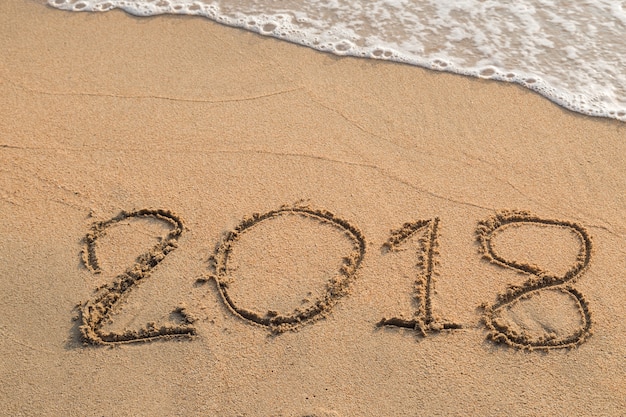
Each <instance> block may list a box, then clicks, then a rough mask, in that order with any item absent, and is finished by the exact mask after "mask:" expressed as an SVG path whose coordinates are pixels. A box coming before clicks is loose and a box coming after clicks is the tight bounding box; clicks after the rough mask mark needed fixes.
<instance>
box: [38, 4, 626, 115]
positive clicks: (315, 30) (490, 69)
mask: <svg viewBox="0 0 626 417" xmlns="http://www.w3.org/2000/svg"><path fill="white" fill-rule="evenodd" d="M48 4H50V5H51V6H53V7H56V8H59V9H64V10H73V11H90V12H93V11H106V10H111V9H113V8H120V9H123V10H125V11H127V12H128V13H131V14H134V15H138V16H151V15H156V14H163V13H174V14H189V15H200V16H205V17H207V18H209V19H212V20H215V21H218V22H220V23H224V24H227V25H231V26H236V27H241V28H245V29H248V30H251V31H254V32H257V33H260V34H263V35H270V36H274V37H277V38H281V39H285V40H288V41H291V42H295V43H298V44H301V45H305V46H309V47H312V48H315V49H317V50H321V51H326V52H331V53H334V54H338V55H352V56H358V57H368V58H374V59H385V60H392V61H397V62H404V63H408V64H412V65H418V66H421V67H425V68H431V69H434V70H439V71H448V72H454V73H458V74H463V75H469V76H474V77H479V78H488V79H493V80H500V81H507V82H514V83H518V84H520V85H523V86H524V87H527V88H529V89H531V90H533V91H536V92H538V93H539V94H542V95H544V96H545V97H547V98H549V99H550V100H552V101H554V102H556V103H558V104H560V105H562V106H564V107H566V108H568V109H570V110H573V111H577V112H580V113H584V114H588V115H592V116H604V117H610V118H614V119H619V120H622V121H626V71H624V68H626V42H623V38H624V34H625V33H626V11H625V10H624V6H623V4H622V2H621V1H619V0H590V1H586V2H568V1H565V0H518V1H516V2H496V1H495V0H464V1H448V2H442V1H439V0H424V1H420V2H406V1H404V0H371V1H359V0H317V1H313V0H283V1H280V2H270V1H267V0H265V1H264V0H245V1H234V0H48Z"/></svg>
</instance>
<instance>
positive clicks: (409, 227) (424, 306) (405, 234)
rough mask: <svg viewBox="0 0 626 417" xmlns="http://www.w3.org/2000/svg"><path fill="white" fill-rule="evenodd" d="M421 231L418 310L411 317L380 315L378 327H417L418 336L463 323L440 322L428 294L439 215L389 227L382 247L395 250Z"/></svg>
mask: <svg viewBox="0 0 626 417" xmlns="http://www.w3.org/2000/svg"><path fill="white" fill-rule="evenodd" d="M420 231H425V233H424V235H423V236H422V238H421V239H420V240H419V250H418V253H417V259H418V262H417V266H418V268H420V269H421V271H420V272H418V274H417V279H416V280H415V287H414V289H415V290H414V291H415V302H416V304H417V311H416V312H415V315H414V318H413V319H411V320H407V319H403V318H398V317H392V318H383V319H382V320H381V321H379V322H378V324H377V325H378V326H396V327H405V328H408V329H414V330H416V331H417V332H418V333H419V334H420V335H421V336H426V334H427V333H430V332H438V331H441V330H444V329H446V330H448V329H460V328H462V326H461V325H460V324H456V323H450V322H446V321H439V320H436V319H435V318H434V317H433V307H432V299H431V293H432V291H433V284H434V282H433V281H434V279H433V274H434V273H435V265H436V264H437V255H438V254H439V253H438V251H437V247H438V237H439V218H438V217H435V218H434V219H430V220H418V221H416V222H413V223H405V224H404V225H403V226H402V227H401V228H400V229H398V230H392V231H391V236H390V237H389V240H387V242H385V243H384V244H383V248H384V249H387V250H388V251H395V250H397V249H398V247H399V246H401V245H402V244H403V243H405V242H407V241H408V240H409V238H411V237H412V236H414V235H415V234H416V233H418V232H420Z"/></svg>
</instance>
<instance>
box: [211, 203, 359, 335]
mask: <svg viewBox="0 0 626 417" xmlns="http://www.w3.org/2000/svg"><path fill="white" fill-rule="evenodd" d="M290 215H291V216H292V215H298V216H302V217H305V218H310V219H313V220H316V221H319V222H321V223H322V224H327V225H329V226H332V227H334V228H336V229H338V230H339V231H341V232H342V233H343V234H344V235H345V236H347V237H348V238H349V239H350V240H351V241H352V247H353V249H352V252H351V253H349V254H348V255H347V256H346V257H344V258H343V259H344V263H343V266H342V267H341V268H340V270H339V271H338V274H337V276H335V277H334V278H332V279H331V280H330V281H329V282H328V283H327V284H326V289H325V293H324V294H323V295H322V296H321V297H320V298H318V299H317V300H315V301H314V302H313V303H312V305H311V306H310V307H307V308H303V309H296V310H294V311H293V312H291V313H288V314H284V313H279V312H276V311H268V312H265V313H261V312H258V311H254V310H253V309H249V308H245V307H243V306H241V305H240V304H238V303H237V302H236V300H234V299H233V297H232V296H231V294H230V292H229V283H231V282H232V281H233V280H234V279H235V277H233V276H231V273H230V272H229V268H228V262H229V256H230V255H231V252H232V249H233V247H234V246H235V245H236V244H237V241H238V240H239V239H240V238H241V236H242V235H244V234H245V233H247V232H248V231H250V230H251V229H253V228H254V227H256V226H258V225H259V224H261V223H263V222H271V221H272V220H273V219H277V218H278V217H281V216H290ZM364 255H365V239H364V238H363V235H362V234H361V232H360V231H359V230H358V229H357V228H356V227H354V226H352V225H351V224H350V223H348V222H347V221H345V220H343V219H340V218H338V217H336V216H335V215H334V214H332V213H330V212H328V211H323V210H314V209H311V208H308V207H281V208H279V209H278V210H272V211H269V212H267V213H264V214H253V215H252V216H251V217H248V218H245V219H244V220H243V221H242V222H241V223H240V224H239V225H238V226H237V227H236V228H235V229H234V230H233V231H231V232H229V233H228V234H227V235H226V236H225V238H224V239H223V240H222V242H221V244H220V245H219V246H218V247H217V249H216V251H215V254H214V255H213V256H212V257H211V262H212V264H213V265H212V266H213V268H214V270H215V275H212V276H211V278H213V279H214V280H215V281H216V283H217V288H218V291H219V293H220V295H221V298H222V300H223V301H224V304H226V306H227V307H228V308H229V309H230V310H231V312H232V313H234V314H235V315H236V316H238V317H239V318H241V319H243V320H246V321H248V322H250V323H253V324H256V325H260V326H264V327H266V328H267V329H268V330H270V331H271V332H273V333H281V332H284V331H287V330H292V329H295V328H297V327H299V326H301V325H303V324H305V323H309V322H313V321H315V320H317V319H319V318H321V317H323V316H324V315H325V314H326V313H328V312H329V311H330V310H331V309H332V308H333V306H334V305H335V304H336V303H337V301H338V300H339V299H340V298H341V297H343V296H344V295H346V293H347V289H348V287H349V284H350V282H351V281H352V279H353V277H354V275H355V273H356V271H357V269H358V268H359V266H360V265H361V261H362V260H363V256H364Z"/></svg>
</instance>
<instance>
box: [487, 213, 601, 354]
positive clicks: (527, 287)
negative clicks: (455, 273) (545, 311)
mask: <svg viewBox="0 0 626 417" xmlns="http://www.w3.org/2000/svg"><path fill="white" fill-rule="evenodd" d="M523 224H531V225H532V224H535V225H547V226H557V227H562V228H567V229H569V230H571V231H572V232H573V233H574V235H575V236H576V237H577V238H578V240H579V242H580V249H579V252H578V256H577V261H576V263H575V264H574V265H573V266H572V267H571V268H570V269H569V270H568V271H567V272H566V273H565V274H563V275H562V276H558V275H554V274H550V273H548V272H546V271H544V270H542V269H541V268H539V267H538V266H535V265H529V264H526V263H521V262H516V261H513V260H509V259H505V258H504V257H502V256H500V255H499V254H498V253H497V252H496V251H495V250H494V245H493V238H494V236H496V235H497V234H498V233H499V232H501V231H502V230H504V229H505V228H506V227H507V226H511V225H523ZM477 239H478V242H479V243H480V245H481V249H482V252H483V255H484V257H485V258H486V259H488V260H489V261H491V262H492V263H494V264H496V265H498V266H500V267H503V268H510V269H514V270H517V271H520V272H522V273H525V274H529V275H531V277H530V278H529V279H528V280H526V282H524V283H523V284H522V285H519V286H510V287H509V288H508V289H507V291H506V292H505V293H502V294H499V295H498V297H497V299H496V302H495V303H494V304H492V305H487V304H484V305H483V307H484V308H485V314H484V317H483V320H484V323H485V325H486V326H487V329H489V331H490V333H489V339H491V340H492V341H494V342H498V343H505V344H507V345H509V346H513V347H516V348H521V349H531V350H532V349H545V350H547V349H558V348H568V347H574V346H577V345H580V344H581V343H583V342H584V341H585V340H586V339H587V338H588V337H589V335H590V334H591V314H590V313H589V306H588V304H587V301H586V300H585V298H584V296H583V294H582V293H580V292H579V291H578V290H576V289H575V288H573V287H571V286H570V284H571V283H572V282H574V281H575V280H577V279H578V278H579V277H580V276H581V275H582V274H583V273H584V272H585V271H586V269H587V268H588V266H589V262H590V260H591V252H592V245H591V239H590V237H589V234H588V233H587V231H586V230H585V229H584V228H583V227H582V226H580V225H579V224H577V223H572V222H568V221H563V220H550V219H543V218H540V217H537V216H535V215H533V214H530V213H529V212H526V211H502V212H500V213H497V214H496V215H495V216H493V217H490V218H488V219H486V220H484V221H481V222H479V224H478V228H477ZM549 290H552V291H560V292H562V293H564V294H567V295H568V296H569V297H571V299H572V300H573V302H574V303H575V305H576V307H577V310H578V314H579V315H580V319H581V322H582V324H581V326H580V327H579V328H578V329H577V330H575V331H573V332H572V333H571V334H567V335H564V336H562V337H556V336H554V335H551V336H548V337H531V336H530V335H528V334H526V333H524V332H521V333H520V332H516V331H513V330H512V329H511V328H510V327H509V326H507V325H506V323H504V322H501V321H500V320H498V319H497V318H496V315H497V314H498V312H500V311H501V310H502V309H504V308H506V307H507V306H511V305H512V304H514V303H516V302H517V301H519V300H523V299H527V298H530V297H532V296H533V295H534V294H537V293H539V292H541V291H549Z"/></svg>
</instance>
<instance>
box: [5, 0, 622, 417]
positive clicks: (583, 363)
mask: <svg viewBox="0 0 626 417" xmlns="http://www.w3.org/2000/svg"><path fill="white" fill-rule="evenodd" d="M0 51H1V52H0V161H1V165H0V213H2V214H1V216H2V222H0V228H1V232H0V236H1V237H2V239H1V240H0V283H1V290H0V336H1V338H0V357H2V361H0V374H1V375H2V378H1V379H0V403H1V404H2V407H1V409H0V414H2V415H7V416H18V415H25V416H74V415H75V416H104V415H106V416H128V415H133V416H161V415H162V416H177V415H179V416H196V415H197V416H289V417H291V416H293V417H303V416H340V417H348V416H418V415H431V416H436V415H484V416H491V415H494V416H495V415H503V414H506V415H510V416H521V415H536V416H544V415H545V416H551V415H598V416H599V415H602V416H618V415H624V413H625V412H626V402H625V400H624V398H626V384H625V383H624V381H625V375H626V360H625V359H626V347H625V346H626V343H625V342H626V321H625V320H624V316H625V315H626V307H625V306H624V302H623V301H624V299H626V284H625V281H624V272H625V271H626V250H625V249H624V243H625V237H626V200H624V195H625V192H626V185H625V184H626V164H625V163H624V159H625V155H626V141H624V138H626V125H625V124H623V123H620V122H616V121H612V120H604V119H594V118H590V117H586V116H582V115H579V114H575V113H572V112H569V111H566V110H564V109H562V108H559V107H558V106H556V105H554V104H552V103H551V102H549V101H547V100H546V99H544V98H542V97H540V96H538V95H537V94H534V93H532V92H530V91H527V90H524V89H523V88H521V87H518V86H515V85H506V84H500V83H495V82H489V81H485V80H478V79H470V78H465V77H462V76H455V75H451V74H444V73H436V72H429V71H426V70H422V69H419V68H415V67H410V66H405V65H399V64H393V63H389V62H382V61H371V60H360V59H354V58H347V57H336V56H332V55H325V54H322V53H318V52H315V51H313V50H310V49H306V48H303V47H299V46H296V45H292V44H288V43H285V42H280V41H277V40H274V39H269V38H264V37H261V36H257V35H254V34H251V33H246V32H243V31H241V30H237V29H233V28H228V27H224V26H221V25H219V24H216V23H213V22H210V21H208V20H205V19H202V18H189V17H172V16H160V17H154V18H136V17H132V16H129V15H126V14H124V13H122V12H119V11H113V12H108V13H103V14H86V13H66V12H61V11H58V10H54V9H51V8H48V7H47V6H45V5H44V4H43V3H42V2H41V1H28V0H27V1H18V0H11V1H5V2H1V3H0Z"/></svg>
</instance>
